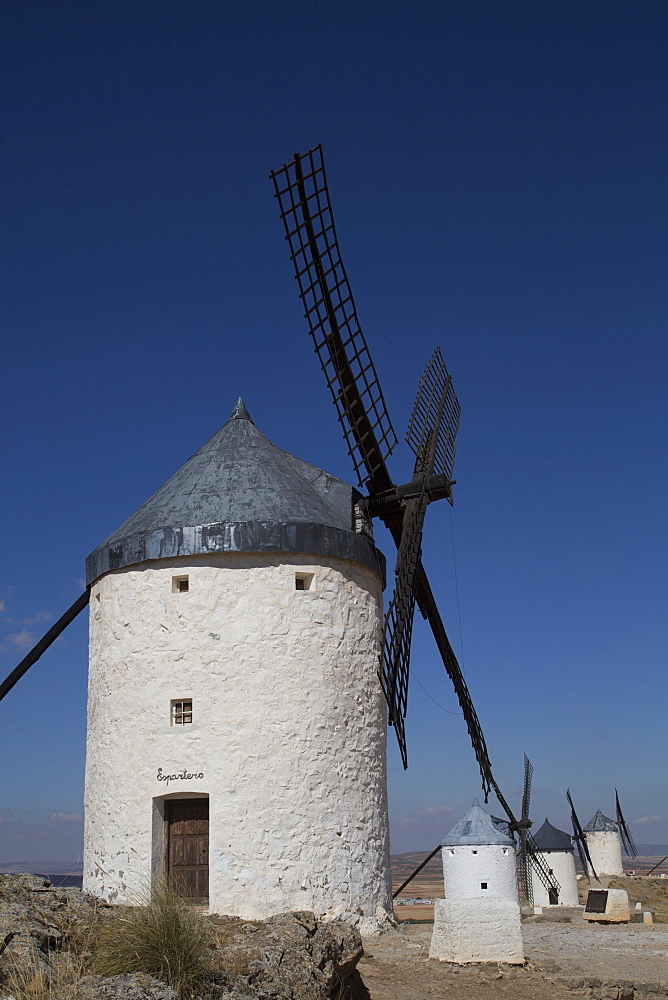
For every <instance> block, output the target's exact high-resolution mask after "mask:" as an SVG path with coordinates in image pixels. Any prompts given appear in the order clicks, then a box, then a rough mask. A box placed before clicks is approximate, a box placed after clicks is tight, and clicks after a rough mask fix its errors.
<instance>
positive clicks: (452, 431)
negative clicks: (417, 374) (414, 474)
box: [406, 347, 462, 504]
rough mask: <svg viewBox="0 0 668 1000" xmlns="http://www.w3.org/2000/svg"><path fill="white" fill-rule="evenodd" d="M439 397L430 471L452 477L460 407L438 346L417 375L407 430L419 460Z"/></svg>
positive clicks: (433, 418) (450, 499)
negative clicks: (436, 429) (440, 413)
mask: <svg viewBox="0 0 668 1000" xmlns="http://www.w3.org/2000/svg"><path fill="white" fill-rule="evenodd" d="M442 400H443V404H442V416H441V419H440V422H439V427H438V433H437V435H436V443H435V446H434V448H433V451H434V462H433V469H432V475H441V474H442V475H446V476H447V477H448V479H452V473H453V470H454V466H455V453H456V447H455V439H456V437H457V431H458V430H459V420H460V417H461V412H462V408H461V406H460V404H459V400H458V399H457V393H456V392H455V390H454V387H453V385H452V377H451V376H450V375H449V374H448V369H447V368H446V366H445V361H444V360H443V358H442V356H441V349H440V347H437V348H436V350H435V351H434V353H433V355H432V357H431V359H430V361H429V363H428V365H427V367H426V368H425V371H424V374H423V375H422V378H421V379H420V384H419V386H418V392H417V396H416V399H415V405H414V407H413V412H412V414H411V418H410V421H409V423H408V431H407V433H406V441H407V442H408V446H409V447H410V448H411V450H412V451H413V452H414V453H415V455H416V456H417V458H418V462H419V461H420V456H421V455H422V454H424V452H425V451H426V450H427V449H429V448H430V446H431V441H430V436H431V435H432V434H433V432H434V427H435V426H436V421H437V419H438V412H439V409H440V408H441V401H442ZM416 468H417V467H416ZM448 501H449V502H450V504H452V503H453V499H452V497H448Z"/></svg>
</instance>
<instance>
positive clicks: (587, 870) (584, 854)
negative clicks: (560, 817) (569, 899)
mask: <svg viewBox="0 0 668 1000" xmlns="http://www.w3.org/2000/svg"><path fill="white" fill-rule="evenodd" d="M566 798H567V799H568V804H569V806H570V807H571V824H572V826H573V843H574V844H575V845H576V847H577V849H578V855H579V857H580V864H581V866H582V871H583V872H584V874H585V875H586V877H587V881H588V882H590V881H591V879H592V877H593V878H594V880H595V881H597V880H598V875H597V874H596V869H595V868H594V864H593V862H592V860H591V856H590V854H589V847H588V845H587V838H586V837H585V833H584V830H583V829H582V824H581V823H580V820H579V819H578V815H577V813H576V811H575V806H574V805H573V799H572V797H571V792H570V789H569V788H567V789H566Z"/></svg>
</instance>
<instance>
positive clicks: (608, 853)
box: [584, 809, 624, 875]
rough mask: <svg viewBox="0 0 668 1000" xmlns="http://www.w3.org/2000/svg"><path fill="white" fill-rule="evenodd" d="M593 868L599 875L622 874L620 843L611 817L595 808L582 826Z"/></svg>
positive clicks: (617, 830)
mask: <svg viewBox="0 0 668 1000" xmlns="http://www.w3.org/2000/svg"><path fill="white" fill-rule="evenodd" d="M584 835H585V838H586V841H587V847H588V848H589V855H590V857H591V860H592V863H593V865H594V868H595V869H596V871H597V872H598V874H599V875H623V874H624V868H623V866H622V843H621V839H620V836H619V829H618V828H617V824H616V823H615V821H614V820H613V819H609V818H608V816H604V815H603V813H602V812H601V810H600V809H597V810H596V812H595V813H594V815H593V816H592V818H591V819H590V820H589V822H588V823H587V825H586V826H585V828H584Z"/></svg>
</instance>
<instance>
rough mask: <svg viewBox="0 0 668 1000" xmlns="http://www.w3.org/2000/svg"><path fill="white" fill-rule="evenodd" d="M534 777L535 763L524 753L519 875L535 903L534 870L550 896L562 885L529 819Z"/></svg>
mask: <svg viewBox="0 0 668 1000" xmlns="http://www.w3.org/2000/svg"><path fill="white" fill-rule="evenodd" d="M532 777H533V764H532V763H531V761H530V760H529V758H528V757H527V755H526V754H524V785H523V789H522V814H521V817H520V821H519V823H518V824H517V835H518V853H519V858H518V862H519V863H518V875H519V881H520V886H521V887H522V889H523V890H524V894H525V895H526V898H527V899H528V900H529V902H530V903H533V881H532V878H531V873H532V871H533V872H535V874H536V877H537V878H538V879H539V880H540V881H541V882H542V883H543V886H544V887H545V890H546V891H547V894H548V896H551V895H552V894H556V895H558V893H559V889H560V885H559V882H558V881H557V879H556V878H555V876H554V873H553V872H551V871H550V869H549V867H548V866H547V864H546V863H545V860H544V859H543V856H542V854H541V853H540V851H539V849H538V846H537V844H536V842H535V840H534V839H533V837H532V835H531V832H530V827H531V820H530V819H529V807H530V804H531V779H532Z"/></svg>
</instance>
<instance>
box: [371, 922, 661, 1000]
mask: <svg viewBox="0 0 668 1000" xmlns="http://www.w3.org/2000/svg"><path fill="white" fill-rule="evenodd" d="M431 930H432V927H431V924H418V925H410V926H406V925H404V926H401V927H399V928H398V929H397V930H395V931H391V932H389V933H388V934H385V935H383V936H382V937H379V938H373V939H370V940H368V941H366V942H365V950H366V954H365V957H364V958H363V959H362V961H361V962H360V964H359V971H360V973H361V975H362V979H363V980H364V984H365V986H366V988H367V990H368V994H369V997H370V1000H504V998H507V1000H574V998H575V997H578V996H579V997H584V996H592V995H596V992H601V993H605V991H606V989H607V990H608V992H607V995H608V996H611V997H612V996H614V997H618V996H620V995H621V996H624V993H623V992H622V990H623V988H622V990H620V991H617V990H616V989H611V988H609V987H606V985H605V983H604V985H603V986H601V987H600V988H599V984H598V982H597V981H596V980H603V981H606V980H607V981H609V982H610V981H612V980H614V979H618V980H625V981H627V982H629V983H636V984H640V983H650V982H652V981H653V982H654V983H657V981H659V982H660V981H663V982H664V983H665V982H666V981H668V925H659V926H658V927H657V926H656V925H655V926H654V927H644V926H642V925H638V926H635V925H633V926H628V927H624V928H614V927H599V926H595V927H592V926H589V925H585V926H584V927H580V926H574V927H573V926H570V925H567V924H557V923H534V924H525V925H524V926H523V932H524V935H525V949H526V953H527V956H528V958H529V963H528V965H526V966H524V967H517V968H514V967H512V966H493V965H483V964H480V965H472V966H460V967H456V966H452V965H448V964H447V963H442V962H436V961H433V960H430V959H429V958H428V951H429V941H430V938H431ZM587 978H589V979H590V980H591V981H590V982H589V983H587V982H585V981H584V980H586V979H587ZM630 995H631V994H630V993H629V991H628V989H627V996H629V1000H630ZM643 995H645V994H644V991H642V992H641V991H639V990H636V993H635V996H636V997H639V996H643ZM666 996H668V987H667V988H666V990H665V991H664V990H661V992H660V993H657V994H656V995H655V997H656V1000H660V998H661V1000H663V998H664V997H666Z"/></svg>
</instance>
